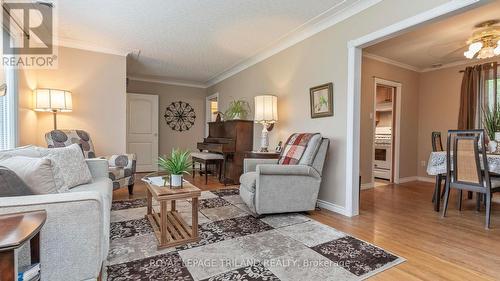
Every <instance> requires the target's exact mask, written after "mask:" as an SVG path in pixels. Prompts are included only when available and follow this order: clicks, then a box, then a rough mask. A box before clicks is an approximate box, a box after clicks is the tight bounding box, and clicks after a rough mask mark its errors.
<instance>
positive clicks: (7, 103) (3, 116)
mask: <svg viewBox="0 0 500 281" xmlns="http://www.w3.org/2000/svg"><path fill="white" fill-rule="evenodd" d="M2 85H4V86H6V91H5V95H3V96H0V150H3V149H9V148H13V147H15V146H16V145H17V97H18V94H17V81H16V70H15V69H13V68H6V69H0V88H1V87H2ZM0 93H2V92H0Z"/></svg>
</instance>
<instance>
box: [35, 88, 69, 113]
mask: <svg viewBox="0 0 500 281" xmlns="http://www.w3.org/2000/svg"><path fill="white" fill-rule="evenodd" d="M33 107H34V109H35V111H52V112H53V111H57V112H70V111H72V110H73V101H72V99H71V92H70V91H65V90H56V89H36V90H35V92H34V93H33Z"/></svg>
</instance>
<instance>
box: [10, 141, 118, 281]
mask: <svg viewBox="0 0 500 281" xmlns="http://www.w3.org/2000/svg"><path fill="white" fill-rule="evenodd" d="M11 153H12V151H9V154H11ZM15 154H16V155H21V156H29V157H37V152H36V149H30V148H29V147H28V148H22V149H19V150H18V151H15ZM1 156H2V151H0V157H1ZM86 163H87V165H88V167H89V169H90V172H91V175H92V182H91V183H88V184H84V185H80V186H76V187H74V188H72V189H70V190H69V191H68V192H66V193H55V194H45V195H29V196H17V197H0V214H6V213H15V212H24V211H31V210H46V211H47V221H46V222H45V225H44V227H43V228H42V230H41V234H40V239H41V241H40V242H41V245H40V247H41V253H40V265H41V280H50V281H59V280H64V281H71V280H96V279H97V278H98V277H99V275H100V272H101V269H102V265H103V262H104V261H105V260H106V256H107V254H108V250H109V230H110V210H111V200H112V192H113V186H112V182H111V180H110V179H109V177H108V162H107V161H106V160H104V159H87V160H86Z"/></svg>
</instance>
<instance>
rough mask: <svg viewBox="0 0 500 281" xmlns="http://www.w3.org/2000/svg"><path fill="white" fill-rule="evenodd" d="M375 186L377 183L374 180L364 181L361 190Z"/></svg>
mask: <svg viewBox="0 0 500 281" xmlns="http://www.w3.org/2000/svg"><path fill="white" fill-rule="evenodd" d="M374 186H375V183H373V182H368V183H362V184H361V190H365V189H370V188H373V187H374Z"/></svg>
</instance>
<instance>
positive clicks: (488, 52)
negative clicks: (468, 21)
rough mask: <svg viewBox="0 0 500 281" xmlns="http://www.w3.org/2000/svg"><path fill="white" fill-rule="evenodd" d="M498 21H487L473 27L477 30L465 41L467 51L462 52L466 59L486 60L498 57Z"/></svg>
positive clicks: (499, 29) (499, 28)
mask: <svg viewBox="0 0 500 281" xmlns="http://www.w3.org/2000/svg"><path fill="white" fill-rule="evenodd" d="M499 22H500V21H499V20H489V21H485V22H482V23H479V24H477V25H476V26H475V28H476V29H477V30H476V31H474V32H473V33H472V36H471V37H470V38H469V40H468V41H467V45H469V49H468V50H467V51H466V52H464V56H465V57H466V58H468V59H474V58H477V59H487V58H492V57H494V56H498V55H500V26H499V25H497V24H498V23H499Z"/></svg>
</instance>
